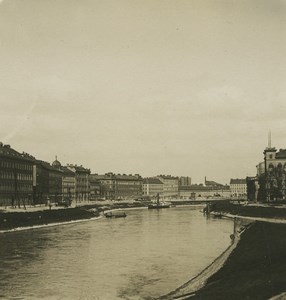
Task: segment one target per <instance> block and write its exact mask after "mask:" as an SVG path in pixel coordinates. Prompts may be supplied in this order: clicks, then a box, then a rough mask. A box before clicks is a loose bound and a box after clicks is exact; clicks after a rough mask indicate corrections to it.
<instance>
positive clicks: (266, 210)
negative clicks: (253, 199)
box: [212, 202, 286, 218]
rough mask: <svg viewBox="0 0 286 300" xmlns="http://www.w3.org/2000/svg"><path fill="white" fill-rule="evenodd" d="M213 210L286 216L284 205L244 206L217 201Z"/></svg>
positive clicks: (242, 214) (265, 215) (259, 215)
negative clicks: (279, 206) (277, 206)
mask: <svg viewBox="0 0 286 300" xmlns="http://www.w3.org/2000/svg"><path fill="white" fill-rule="evenodd" d="M212 210H213V211H217V212H226V213H230V214H233V215H240V216H249V217H265V218H286V208H282V207H281V208H276V207H262V206H243V205H239V204H231V203H225V202H224V203H219V202H216V203H215V204H213V207H212Z"/></svg>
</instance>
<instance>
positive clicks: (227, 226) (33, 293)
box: [0, 206, 233, 300]
mask: <svg viewBox="0 0 286 300" xmlns="http://www.w3.org/2000/svg"><path fill="white" fill-rule="evenodd" d="M126 212H127V214H128V216H127V217H126V218H119V219H106V218H102V219H99V220H93V221H89V222H83V223H74V224H69V225H61V226H55V227H43V228H39V229H34V230H25V231H18V232H10V233H4V234H0V298H3V299H17V300H19V299H29V300H34V299H44V300H54V299H61V300H62V299H72V300H73V299H74V300H90V299H96V300H113V299H114V300H115V299H129V300H137V299H138V300H139V299H154V298H156V297H158V296H161V295H164V294H166V293H168V292H170V291H172V290H174V289H176V288H177V287H179V286H180V285H182V284H183V283H185V282H186V281H188V280H189V279H190V278H191V277H193V276H195V275H196V274H197V273H199V272H200V271H201V270H202V269H203V268H205V267H206V266H207V265H208V264H210V263H211V262H212V261H213V260H214V259H215V258H216V257H217V256H219V255H220V254H221V253H222V252H223V250H225V249H226V248H227V246H228V245H229V244H230V237H229V236H230V234H231V233H232V232H233V223H232V222H231V221H229V220H224V219H211V218H210V219H207V218H206V217H204V216H203V214H202V213H200V208H198V207H191V206H185V207H175V208H170V209H162V210H148V209H136V210H128V211H126Z"/></svg>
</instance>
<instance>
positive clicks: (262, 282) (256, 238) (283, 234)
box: [190, 222, 286, 299]
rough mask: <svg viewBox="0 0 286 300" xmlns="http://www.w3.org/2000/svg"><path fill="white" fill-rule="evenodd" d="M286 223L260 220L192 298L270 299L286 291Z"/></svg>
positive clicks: (244, 235) (247, 231)
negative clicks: (220, 267)
mask: <svg viewBox="0 0 286 300" xmlns="http://www.w3.org/2000/svg"><path fill="white" fill-rule="evenodd" d="M285 248H286V225H284V224H271V223H263V222H257V223H255V224H254V225H253V226H252V227H250V228H249V229H248V230H246V231H245V232H244V233H243V234H242V238H241V240H240V242H239V244H238V246H237V248H236V249H235V250H234V251H233V253H232V254H231V255H230V257H229V258H228V260H227V262H226V263H225V265H224V266H223V267H222V269H221V270H219V271H218V272H217V273H216V274H214V275H213V276H212V277H210V278H209V280H208V281H207V284H206V285H205V286H204V287H203V288H202V289H201V290H200V291H198V292H197V294H196V295H195V296H194V297H191V298H190V299H269V298H270V297H271V296H274V295H277V294H279V293H281V292H283V291H286V249H285Z"/></svg>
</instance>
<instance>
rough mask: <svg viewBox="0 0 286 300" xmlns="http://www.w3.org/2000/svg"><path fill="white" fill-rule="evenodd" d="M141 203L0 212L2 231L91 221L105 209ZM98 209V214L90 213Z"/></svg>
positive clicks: (136, 205) (0, 228) (135, 205)
mask: <svg viewBox="0 0 286 300" xmlns="http://www.w3.org/2000/svg"><path fill="white" fill-rule="evenodd" d="M141 206H142V204H141V203H134V204H128V203H119V204H113V205H109V206H101V205H96V204H93V205H92V204H91V205H86V206H82V207H74V208H61V209H51V210H48V209H45V210H39V211H29V209H27V211H23V212H0V230H8V229H13V228H17V227H28V226H35V225H43V224H51V223H58V222H66V221H73V220H82V219H90V218H93V217H96V216H98V215H99V212H101V211H103V210H104V209H116V208H128V207H141ZM91 208H96V209H97V210H98V212H93V211H89V209H91Z"/></svg>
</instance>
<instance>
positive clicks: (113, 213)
mask: <svg viewBox="0 0 286 300" xmlns="http://www.w3.org/2000/svg"><path fill="white" fill-rule="evenodd" d="M104 215H105V217H106V218H125V217H127V215H126V213H125V212H124V211H108V212H106V213H104Z"/></svg>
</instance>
